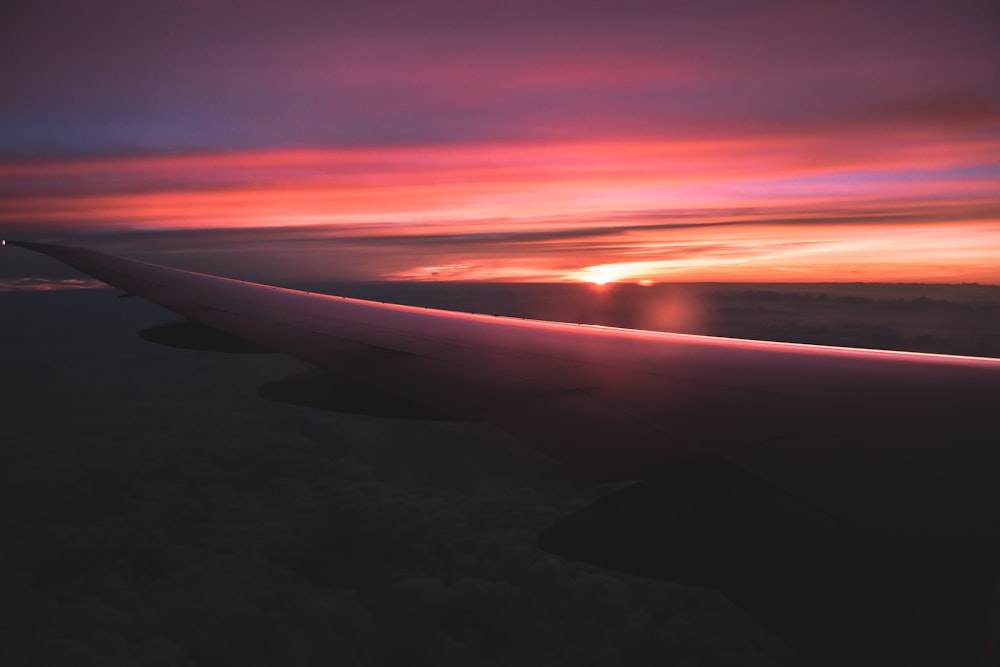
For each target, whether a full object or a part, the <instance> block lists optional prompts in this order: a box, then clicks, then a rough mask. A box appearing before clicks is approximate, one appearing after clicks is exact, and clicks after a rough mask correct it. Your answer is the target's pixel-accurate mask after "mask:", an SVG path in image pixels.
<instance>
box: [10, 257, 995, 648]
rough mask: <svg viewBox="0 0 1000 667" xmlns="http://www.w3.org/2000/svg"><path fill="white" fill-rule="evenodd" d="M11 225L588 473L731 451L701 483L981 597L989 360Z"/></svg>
mask: <svg viewBox="0 0 1000 667" xmlns="http://www.w3.org/2000/svg"><path fill="white" fill-rule="evenodd" d="M17 245H20V246H22V247H24V248H26V249H29V250H34V251H37V252H41V253H44V254H47V255H50V256H52V257H54V258H56V259H58V260H60V261H63V262H65V263H66V264H69V265H71V266H73V267H75V268H77V269H78V270H80V271H82V272H84V273H86V274H88V275H91V276H93V277H95V278H98V279H99V280H102V281H104V282H107V283H108V284H111V285H114V286H116V287H119V288H121V289H123V290H125V291H126V292H128V293H130V294H134V295H136V296H140V297H143V298H146V299H148V300H150V301H153V302H155V303H157V304H159V305H161V306H163V307H165V308H167V309H169V310H172V311H174V312H176V313H178V314H180V315H182V316H184V317H185V318H186V319H187V320H190V321H193V322H197V323H199V324H201V325H205V326H207V327H210V328H212V329H214V330H218V331H222V332H225V333H227V334H230V335H232V336H237V337H239V338H240V339H241V340H245V341H249V343H251V344H253V345H255V346H259V347H261V348H265V349H269V350H276V351H279V352H283V353H286V354H289V355H291V356H294V357H297V358H299V359H302V360H304V361H306V362H309V363H311V364H314V365H315V366H317V367H319V368H321V369H324V370H326V371H329V372H330V373H333V374H335V375H336V376H337V377H339V378H346V379H347V380H353V381H357V382H359V383H362V384H364V385H365V386H368V387H371V388H373V389H374V390H377V391H379V392H386V393H388V394H393V395H397V396H399V397H400V398H401V399H403V400H405V401H407V402H409V403H411V404H414V405H419V406H423V407H424V408H426V409H427V410H429V411H432V412H434V413H440V414H446V415H451V416H457V417H461V418H466V419H475V420H482V421H486V422H490V423H493V424H495V425H497V426H499V427H501V428H503V429H505V430H508V431H510V432H512V433H513V434H515V435H518V436H520V437H521V438H523V439H524V440H526V441H527V442H529V443H530V444H532V445H533V446H536V447H538V448H540V449H541V450H543V451H545V452H546V453H548V454H550V455H551V456H553V457H555V458H557V459H559V460H561V461H564V462H566V463H567V464H569V465H572V466H574V467H576V468H577V469H579V470H581V471H583V472H585V473H586V474H589V475H590V476H592V477H594V478H596V479H602V480H609V479H646V480H647V481H648V482H649V483H656V481H657V480H662V479H664V478H665V476H667V477H669V476H670V475H671V470H677V469H682V466H683V465H688V464H685V463H683V462H685V461H709V462H710V463H709V464H708V465H709V468H711V469H716V468H717V469H720V470H725V471H731V470H733V471H738V474H737V477H733V476H732V475H730V473H729V472H726V473H721V474H713V475H711V480H712V484H722V485H723V487H725V488H730V487H734V486H735V487H739V488H744V489H746V491H745V493H744V495H745V496H746V497H748V498H749V497H750V496H753V497H758V496H759V497H764V496H767V493H772V490H773V493H777V494H778V496H780V497H781V498H784V499H785V501H783V504H784V505H786V506H788V505H794V506H797V507H802V508H804V509H806V508H807V509H808V511H809V512H813V513H816V516H822V517H824V518H825V519H824V520H826V519H829V520H831V521H833V522H834V523H836V525H838V526H846V527H847V530H848V533H849V534H850V535H851V536H852V539H854V540H855V541H857V542H859V543H860V544H872V545H877V547H878V549H879V550H880V551H879V553H884V554H890V558H894V557H897V556H898V557H900V558H905V559H906V560H907V562H914V563H916V566H917V567H918V570H917V571H918V572H923V573H926V575H927V576H928V577H930V578H932V579H933V580H934V581H935V582H936V584H935V585H936V586H939V587H943V588H944V589H946V590H948V591H958V592H960V593H961V595H962V596H965V597H960V598H959V599H961V600H966V599H968V600H970V601H971V602H970V603H969V604H972V605H979V606H981V607H983V608H987V607H988V604H987V603H988V602H989V601H991V598H992V595H993V592H994V589H995V581H996V579H995V577H996V572H997V564H998V555H1000V551H998V549H997V542H998V538H1000V485H998V484H996V474H997V471H1000V447H998V446H996V444H995V443H996V437H995V434H996V433H997V432H998V430H1000V413H998V411H996V410H995V407H994V405H995V400H996V397H997V396H1000V360H994V359H980V358H969V357H949V356H942V355H930V354H918V353H902V352H883V351H871V350H856V349H845V348H826V347H819V346H809V345H797V344H786V343H770V342H760V341H746V340H735V339H722V338H714V337H705V336H693V335H684V334H670V333H653V332H644V331H633V330H623V329H614V328H607V327H595V326H581V325H572V324H561V323H552V322H540V321H527V320H519V319H515V318H505V317H492V316H483V315H471V314H463V313H453V312H447V311H438V310H431V309H423V308H414V307H407V306H396V305H390V304H381V303H373V302H367V301H361V300H356V299H348V298H343V297H333V296H327V295H320V294H312V293H305V292H299V291H295V290H288V289H283V288H277V287H271V286H267V285H260V284H255V283H248V282H243V281H238V280H232V279H227V278H221V277H216V276H210V275H205V274H199V273H194V272H190V271H183V270H179V269H174V268H169V267H164V266H159V265H155V264H149V263H146V262H141V261H136V260H131V259H125V258H120V257H115V256H111V255H107V254H104V253H100V252H97V251H93V250H88V249H83V248H76V247H69V246H57V245H49V244H37V243H17ZM699 465H701V464H699ZM706 479H707V478H706ZM738 479H739V480H752V483H751V482H746V483H743V482H737V481H736V480H738ZM720 480H721V481H720ZM708 487H711V485H710V484H707V482H706V488H708ZM759 488H766V489H768V490H769V491H768V492H767V493H764V494H763V495H762V494H761V493H759V492H758V491H757V489H759ZM767 497H769V498H770V496H767ZM736 502H737V503H738V502H739V501H736ZM775 502H776V501H774V500H767V501H766V502H765V501H760V503H763V504H761V505H760V506H761V507H762V508H763V507H773V506H775ZM751 504H752V503H751ZM761 511H762V512H764V510H761ZM713 516H714V515H713ZM797 516H800V515H797ZM646 521H647V522H648V521H657V519H653V518H650V517H647V519H646ZM795 521H799V522H806V521H810V520H807V519H803V518H801V516H800V518H799V519H796V520H795ZM795 521H793V520H791V519H789V520H788V521H787V522H786V526H785V528H786V529H787V528H788V525H787V524H791V526H792V528H793V530H791V532H792V533H794V532H795V530H794V524H795ZM813 523H815V522H813ZM674 536H675V537H676V535H674ZM597 560H600V559H597ZM639 569H641V568H639ZM980 636H981V635H980Z"/></svg>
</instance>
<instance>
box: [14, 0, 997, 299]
mask: <svg viewBox="0 0 1000 667" xmlns="http://www.w3.org/2000/svg"><path fill="white" fill-rule="evenodd" d="M8 4H9V3H8ZM2 12H3V14H2V20H0V86H2V90H3V91H4V93H3V95H2V96H0V232H2V233H3V234H4V235H5V236H8V237H19V238H25V239H30V240H57V241H72V242H79V243H84V244H87V245H92V246H95V247H102V248H108V249H111V250H114V251H118V252H122V253H124V254H131V255H134V256H142V257H147V258H155V259H164V258H167V257H169V259H171V260H172V261H173V263H174V264H179V265H184V266H190V267H194V268H199V269H200V268H204V269H206V270H211V269H212V267H213V266H215V267H220V266H221V267H222V268H223V269H225V270H226V271H227V272H229V273H234V274H239V275H246V274H248V273H250V274H253V276H282V277H289V278H295V279H298V278H330V279H338V280H340V279H350V280H501V281H503V280H510V281H589V282H613V281H625V282H640V281H645V282H661V281H678V280H695V281H716V280H719V281H726V280H735V281H739V280H756V281H793V282H794V281H889V282H980V283H990V284H998V283H1000V158H998V156H1000V38H998V37H1000V10H997V8H996V4H995V3H993V2H990V1H989V0H957V1H950V0H949V1H944V0H930V1H916V2H913V1H910V2H899V1H888V0H876V1H874V2H860V1H858V2H854V1H848V2H843V1H838V2H815V3H813V2H810V3H801V2H791V1H788V0H773V1H764V2H754V3H746V2H736V1H733V0H709V1H699V2H694V1H684V0H670V1H656V2H652V1H649V2H646V1H626V2H610V1H600V0H574V1H572V2H570V1H568V0H531V1H530V2H529V1H524V2H522V1H517V0H514V1H506V2H494V1H492V0H487V1H482V2H459V1H457V0H423V1H416V2H393V1H388V0H375V1H372V2H365V3H330V2H319V1H316V2H313V1H310V0H295V1H290V2H282V3H269V2H258V1H249V2H238V3H237V2H233V1H230V0H214V1H208V0H206V1H197V2H196V1H194V0H190V1H183V2H157V1H153V2H144V3H133V2H125V1H124V0H90V1H87V2H69V1H59V0H39V1H33V2H17V3H14V4H13V5H9V6H5V8H4V9H3V10H2ZM208 256H210V257H212V258H213V260H214V262H210V261H208V260H207V259H206V257H208ZM23 277H25V278H30V277H32V276H23Z"/></svg>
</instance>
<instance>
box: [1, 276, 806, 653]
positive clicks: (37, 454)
mask: <svg viewBox="0 0 1000 667" xmlns="http://www.w3.org/2000/svg"><path fill="white" fill-rule="evenodd" d="M0 301H2V303H0V307H2V308H3V312H4V321H5V323H6V322H17V323H18V326H16V327H8V326H5V327H4V328H3V329H2V336H3V346H2V349H4V350H6V351H7V352H5V357H4V364H3V365H4V374H3V376H2V385H0V393H2V396H3V405H4V414H3V425H2V428H3V434H4V435H3V442H4V445H3V447H2V448H0V456H2V465H0V496H2V505H0V506H2V512H0V524H2V531H3V534H4V536H5V537H4V543H5V544H4V550H3V552H2V554H0V560H2V563H0V572H2V575H0V595H2V597H3V599H4V601H5V604H4V606H3V609H4V611H3V616H2V617H0V623H2V626H0V627H2V628H3V633H2V634H3V636H4V646H5V649H4V650H5V658H6V659H7V660H10V661H12V662H13V663H17V664H22V665H52V664H76V665H98V664H116V665H128V664H135V665H139V664H141V665H153V664H160V665H192V664H209V663H212V664H219V663H223V664H235V663H239V664H248V665H277V664H281V665H306V664H328V663H329V662H331V661H334V662H337V663H338V664H359V665H363V664H370V665H376V664H408V665H479V664H481V665H496V664H538V665H546V664H549V665H562V664H580V665H609V664H610V665H613V664H630V665H631V664H692V665H693V664H713V665H779V664H781V665H784V664H793V662H792V659H791V656H789V654H788V653H787V652H786V651H785V650H784V649H783V648H782V647H781V646H780V644H779V643H778V642H776V641H775V640H773V639H772V638H770V637H768V636H767V635H766V634H764V633H763V632H761V631H760V630H758V629H756V628H755V627H754V625H753V624H752V622H750V621H749V620H748V619H746V618H745V617H744V616H742V615H741V614H740V613H739V612H738V611H737V610H735V609H734V608H732V606H731V605H729V604H728V603H727V602H725V600H724V599H722V598H721V597H719V596H718V595H716V594H714V593H711V592H707V591H701V590H697V589H691V588H685V587H679V586H674V585H669V584H663V583H655V582H650V581H645V580H641V579H635V578H630V577H626V576H621V575H617V574H614V573H609V572H606V571H601V570H598V569H595V568H590V567H586V566H583V565H579V564H575V563H571V562H565V561H562V560H559V559H557V558H555V557H551V556H548V555H546V554H544V553H541V552H539V551H538V550H537V549H535V547H534V540H535V536H536V534H537V533H538V531H540V530H541V529H542V528H544V527H545V526H546V525H548V524H549V523H550V522H551V521H553V520H555V519H556V518H558V517H560V516H563V515H565V514H567V513H569V512H571V511H572V510H573V509H574V508H576V507H579V506H581V505H582V504H584V503H586V502H588V501H589V500H591V499H592V498H594V497H597V496H598V495H601V494H602V493H603V492H606V491H607V490H608V489H606V488H600V487H596V486H594V485H592V484H590V483H588V482H585V481H584V480H581V479H579V478H578V477H576V476H575V475H573V474H572V473H570V472H568V471H566V470H565V469H563V468H562V467H560V466H558V465H556V464H554V463H552V462H550V461H548V460H547V459H545V458H543V457H541V456H540V455H538V454H536V453H534V452H532V451H531V450H528V449H525V448H524V447H522V446H521V445H520V444H519V443H517V442H516V441H513V440H512V439H510V438H508V437H506V436H504V435H502V434H499V433H496V432H494V431H492V430H490V429H486V428H483V427H477V426H470V425H449V424H443V425H428V424H421V425H413V424H410V423H405V422H394V421H385V420H375V419H367V418H360V417H351V416H341V415H334V414H325V413H318V412H311V411H306V410H298V409H294V408H289V407H283V406H280V405H275V404H270V403H266V402H262V401H260V400H259V399H256V398H255V397H254V396H253V390H254V387H256V385H257V384H259V383H261V382H263V381H266V380H269V379H272V378H274V377H277V376H280V375H282V374H285V373H289V372H293V371H295V370H296V365H295V364H294V363H293V362H290V361H288V360H284V359H281V358H277V357H265V358H261V357H253V358H245V357H235V358H234V357H228V356H212V355H204V354H197V353H188V352H180V351H175V350H170V349H165V348H159V347H156V346H151V345H149V344H147V343H143V342H142V341H140V340H138V339H137V338H136V337H135V335H134V330H135V329H138V328H139V327H141V326H145V325H148V324H152V323H156V322H158V321H161V318H162V315H161V313H160V312H159V311H158V310H157V309H155V308H153V307H151V306H146V305H144V304H142V303H139V302H137V301H136V300H128V301H119V300H117V299H114V298H112V295H111V294H110V293H108V292H106V291H86V292H74V293H72V294H70V293H47V294H10V295H5V296H3V297H2V299H0ZM83 322H86V323H83ZM15 350H16V354H12V353H11V352H12V351H15Z"/></svg>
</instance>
